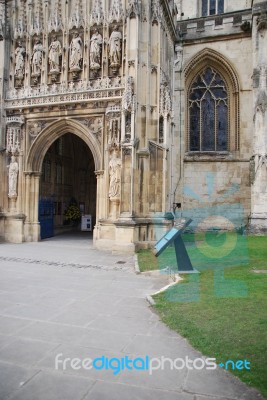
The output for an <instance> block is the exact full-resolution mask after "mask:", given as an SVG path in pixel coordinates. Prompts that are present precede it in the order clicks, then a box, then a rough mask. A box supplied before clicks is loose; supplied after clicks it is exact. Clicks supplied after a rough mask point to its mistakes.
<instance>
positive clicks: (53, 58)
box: [48, 35, 62, 82]
mask: <svg viewBox="0 0 267 400" xmlns="http://www.w3.org/2000/svg"><path fill="white" fill-rule="evenodd" d="M61 56H62V47H61V43H60V41H59V40H57V37H56V35H53V36H52V41H51V43H50V46H49V53H48V60H49V65H50V71H49V72H50V74H51V77H52V82H56V80H57V76H58V75H59V73H60V57H61Z"/></svg>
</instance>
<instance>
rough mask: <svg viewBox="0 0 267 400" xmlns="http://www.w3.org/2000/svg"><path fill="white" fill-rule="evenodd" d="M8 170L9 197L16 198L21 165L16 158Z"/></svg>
mask: <svg viewBox="0 0 267 400" xmlns="http://www.w3.org/2000/svg"><path fill="white" fill-rule="evenodd" d="M8 168H9V171H8V197H16V196H17V182H18V173H19V165H18V163H17V161H16V157H15V156H12V157H11V162H10V164H9V167H8Z"/></svg>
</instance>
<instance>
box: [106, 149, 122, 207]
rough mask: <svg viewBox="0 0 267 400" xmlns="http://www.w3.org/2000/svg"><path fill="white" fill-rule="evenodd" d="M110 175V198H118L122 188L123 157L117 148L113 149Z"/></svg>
mask: <svg viewBox="0 0 267 400" xmlns="http://www.w3.org/2000/svg"><path fill="white" fill-rule="evenodd" d="M109 176H110V181H109V198H110V200H118V199H119V197H120V190H121V159H120V158H119V157H118V152H117V151H116V150H113V153H112V156H111V159H110V162H109Z"/></svg>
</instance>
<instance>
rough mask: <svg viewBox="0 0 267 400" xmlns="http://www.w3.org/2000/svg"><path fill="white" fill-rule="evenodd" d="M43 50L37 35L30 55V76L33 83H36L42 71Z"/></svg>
mask: <svg viewBox="0 0 267 400" xmlns="http://www.w3.org/2000/svg"><path fill="white" fill-rule="evenodd" d="M43 52H44V49H43V45H42V43H41V40H40V39H39V38H38V37H37V38H36V39H35V44H34V46H33V52H32V56H31V70H32V73H31V76H32V78H33V82H34V84H35V85H36V84H37V83H38V81H39V78H40V76H41V72H42V61H43Z"/></svg>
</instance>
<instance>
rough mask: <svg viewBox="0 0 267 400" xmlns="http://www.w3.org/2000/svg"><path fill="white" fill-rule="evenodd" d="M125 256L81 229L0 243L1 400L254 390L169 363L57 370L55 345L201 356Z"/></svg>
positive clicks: (154, 282)
mask: <svg viewBox="0 0 267 400" xmlns="http://www.w3.org/2000/svg"><path fill="white" fill-rule="evenodd" d="M133 265H134V262H133V258H132V257H127V256H122V255H111V254H110V253H108V252H100V251H97V250H95V249H93V246H92V241H91V239H90V238H89V236H88V234H87V233H84V234H77V235H76V236H71V235H64V236H58V237H55V238H53V239H50V240H45V241H42V242H40V243H24V244H20V245H15V244H0V277H1V279H0V399H1V400H6V399H9V400H13V399H14V400H15V399H16V400H106V399H107V400H120V399H122V400H150V399H151V400H152V399H153V400H213V399H214V400H222V399H223V400H232V399H235V400H254V399H261V397H260V396H259V395H258V393H257V392H256V391H255V390H252V389H249V388H248V387H247V386H246V385H244V384H243V383H241V382H240V381H239V380H238V379H236V378H235V377H233V376H232V375H231V374H229V373H226V372H225V371H223V370H221V369H220V370H219V369H217V370H215V371H207V370H203V371H199V370H187V369H183V370H170V368H168V366H167V367H166V368H165V369H164V371H162V370H157V371H154V372H153V374H151V375H150V374H149V372H148V371H147V370H145V371H137V370H135V371H133V370H132V371H131V370H127V369H125V370H123V371H121V372H119V373H118V374H116V375H115V374H114V371H113V370H111V369H108V370H96V369H90V370H86V369H84V368H80V369H73V368H71V367H70V362H68V363H67V365H66V369H65V370H63V368H62V364H59V368H58V369H57V370H56V369H55V358H56V356H57V355H59V354H60V356H59V357H60V358H61V359H63V358H64V359H65V358H67V357H68V358H71V359H72V358H79V359H81V360H84V359H86V358H91V359H94V358H96V357H102V356H105V357H106V358H109V359H110V358H112V357H115V358H125V357H126V356H128V358H129V359H130V360H133V359H135V358H137V357H142V358H145V356H148V357H150V358H153V357H159V358H160V357H161V356H164V357H169V358H171V359H173V360H174V359H176V358H183V359H185V357H186V356H188V357H190V358H191V359H195V358H199V357H201V355H200V353H198V352H197V351H195V350H194V349H192V347H191V346H189V345H188V343H187V342H186V341H185V340H184V339H183V338H182V337H180V336H179V335H177V334H176V333H174V332H172V331H171V330H169V329H168V328H167V327H166V326H165V325H164V324H162V323H161V322H160V321H159V318H158V316H157V315H156V314H155V313H154V312H153V310H151V308H150V307H149V305H148V303H147V302H146V300H145V296H146V295H147V294H151V293H153V292H155V291H156V290H158V289H159V288H160V287H162V286H163V285H164V284H165V283H166V281H165V279H164V278H162V277H161V278H152V277H147V276H141V275H136V274H135V273H134V268H133ZM211 356H212V355H211ZM76 361H77V360H76ZM74 362H75V360H74ZM78 362H79V360H78ZM99 362H100V361H99ZM140 362H141V361H140ZM114 363H116V360H115V361H114ZM76 365H78V364H76ZM113 365H115V364H113ZM140 365H141V364H139V366H140Z"/></svg>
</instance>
